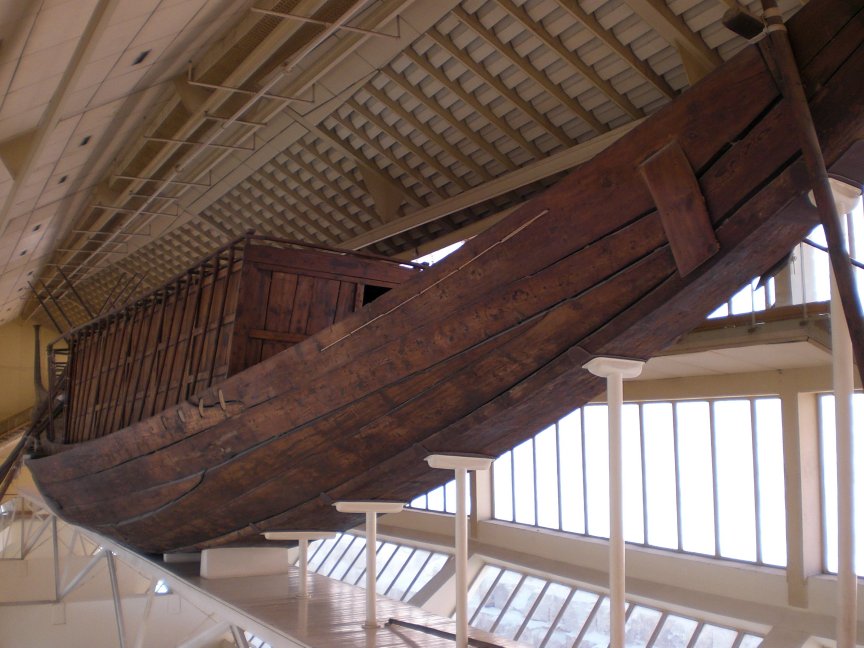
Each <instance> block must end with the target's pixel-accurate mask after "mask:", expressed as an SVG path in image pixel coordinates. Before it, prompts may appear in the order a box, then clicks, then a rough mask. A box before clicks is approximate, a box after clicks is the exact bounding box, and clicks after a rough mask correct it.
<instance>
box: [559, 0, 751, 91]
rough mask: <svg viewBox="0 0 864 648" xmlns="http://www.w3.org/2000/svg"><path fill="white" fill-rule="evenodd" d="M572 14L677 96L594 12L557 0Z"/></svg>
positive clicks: (638, 69) (573, 0) (652, 80)
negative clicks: (604, 25) (606, 27)
mask: <svg viewBox="0 0 864 648" xmlns="http://www.w3.org/2000/svg"><path fill="white" fill-rule="evenodd" d="M557 1H558V4H560V5H561V6H562V7H563V8H564V9H565V10H566V11H567V12H568V13H569V14H570V15H571V16H573V17H574V18H575V19H576V20H578V21H579V22H580V23H582V25H583V26H584V27H585V29H587V30H588V31H590V32H591V33H592V34H594V36H596V37H597V38H599V39H600V40H601V41H602V42H603V43H604V44H605V45H606V46H607V47H609V48H610V49H611V50H612V51H613V52H615V53H616V54H617V55H618V56H620V57H621V58H622V59H624V60H625V61H626V62H627V63H628V64H629V65H630V67H632V68H633V69H634V70H636V72H638V73H639V74H640V75H641V76H642V78H643V79H645V80H646V81H647V82H648V83H650V84H651V85H653V86H654V87H655V88H657V90H659V91H660V93H661V94H662V95H664V96H665V97H668V98H669V99H671V98H672V97H674V96H675V91H674V90H673V89H672V87H671V86H670V85H669V84H668V83H667V82H666V79H664V78H663V77H662V76H660V75H659V74H657V73H656V72H655V71H654V70H653V69H651V66H650V65H648V63H647V62H645V61H643V60H642V59H640V58H639V57H638V56H636V54H635V53H634V52H633V50H632V49H631V48H630V47H628V46H627V45H625V44H624V43H622V42H621V41H620V40H618V37H617V36H616V35H615V34H614V33H612V32H611V31H609V30H608V29H605V28H604V27H603V25H601V24H600V21H599V20H597V19H596V18H595V17H594V16H593V15H592V14H590V13H588V12H587V11H585V10H584V9H583V8H582V6H581V5H580V4H579V2H578V0H557ZM728 1H729V2H737V0H728Z"/></svg>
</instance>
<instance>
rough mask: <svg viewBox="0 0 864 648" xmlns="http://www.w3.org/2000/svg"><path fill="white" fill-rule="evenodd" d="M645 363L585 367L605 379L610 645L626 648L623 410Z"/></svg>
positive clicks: (597, 362) (604, 361)
mask: <svg viewBox="0 0 864 648" xmlns="http://www.w3.org/2000/svg"><path fill="white" fill-rule="evenodd" d="M644 364H645V363H644V362H642V361H640V360H629V359H626V358H594V359H593V360H591V361H590V362H588V363H587V364H585V365H584V368H585V369H587V370H588V371H590V372H591V373H593V374H594V375H595V376H600V377H601V378H605V379H606V400H607V403H608V410H609V607H610V610H609V611H610V617H611V619H610V630H611V643H610V646H611V648H624V624H625V622H626V618H625V613H626V604H625V602H624V593H625V585H624V474H623V462H622V442H621V438H622V437H621V412H622V409H623V406H624V383H623V381H624V378H635V377H636V376H638V375H639V374H640V373H642V367H643V365H644Z"/></svg>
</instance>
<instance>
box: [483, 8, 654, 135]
mask: <svg viewBox="0 0 864 648" xmlns="http://www.w3.org/2000/svg"><path fill="white" fill-rule="evenodd" d="M574 2H575V0H574ZM498 3H499V4H500V5H501V6H502V7H503V8H504V9H505V10H506V11H507V13H509V14H510V15H511V16H513V17H514V18H516V20H518V21H519V22H520V23H522V24H523V25H524V26H525V27H526V28H527V29H528V30H529V31H530V32H531V33H533V34H534V35H535V36H536V37H537V38H538V39H540V41H541V42H542V43H544V44H545V45H546V46H547V47H549V48H550V49H552V50H553V51H555V52H556V53H557V54H558V56H560V57H561V58H562V59H563V60H564V61H567V63H569V64H570V66H571V67H573V68H574V69H576V70H578V72H579V74H581V75H582V76H583V77H584V78H585V80H586V81H588V83H590V84H591V85H593V86H594V87H595V88H597V89H598V90H599V91H600V92H602V93H603V94H604V95H606V96H607V97H608V98H609V99H610V100H611V101H612V102H613V103H614V104H616V105H617V106H618V107H619V108H621V110H623V111H624V113H625V114H627V115H629V116H630V117H632V118H633V119H639V118H640V117H642V116H643V113H642V111H641V110H639V109H638V108H637V107H636V106H634V105H633V102H631V101H630V100H629V99H628V98H627V97H625V96H624V95H622V94H621V93H620V92H618V91H617V90H616V89H615V88H614V87H613V86H612V84H611V83H610V82H609V81H607V80H606V79H604V78H603V77H601V76H600V75H599V74H598V73H597V70H595V69H594V68H593V67H591V66H590V65H588V64H587V63H585V61H583V60H582V59H581V58H580V57H579V55H578V54H577V53H576V52H572V51H570V49H569V48H567V47H566V46H565V45H564V43H562V42H561V39H560V38H558V37H556V36H553V35H552V34H550V33H549V32H547V31H546V29H545V28H544V27H543V26H542V25H540V24H538V23H537V21H535V20H534V19H533V18H531V16H530V15H529V13H528V12H527V11H526V10H525V8H524V7H520V6H518V5H516V4H515V3H514V2H512V0H498Z"/></svg>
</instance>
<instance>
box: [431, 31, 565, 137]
mask: <svg viewBox="0 0 864 648" xmlns="http://www.w3.org/2000/svg"><path fill="white" fill-rule="evenodd" d="M427 35H428V36H429V37H430V38H432V40H434V41H435V43H436V44H437V45H438V47H440V48H442V49H444V50H446V51H447V52H448V53H449V54H450V56H452V57H453V58H454V59H456V60H457V61H459V62H460V63H462V65H464V66H465V67H466V68H468V69H469V70H471V72H472V73H473V74H474V75H475V76H477V77H478V78H480V79H483V81H485V82H486V83H487V84H488V85H489V86H490V87H492V88H494V89H495V90H496V91H497V92H498V94H500V95H501V97H502V98H504V99H506V100H507V101H509V102H510V103H512V104H513V105H514V106H516V107H517V108H518V109H519V110H521V111H522V112H523V113H525V115H526V116H527V117H528V118H529V119H531V120H532V121H534V122H535V123H536V124H538V125H539V126H540V127H541V128H543V129H544V130H546V131H547V132H548V133H549V134H551V135H552V136H553V137H555V138H556V139H557V140H558V141H559V142H560V143H561V144H564V145H567V146H570V145H571V144H573V141H572V140H571V139H570V137H569V136H568V135H567V133H565V132H564V129H563V128H561V127H560V126H556V125H555V124H553V123H552V121H551V120H550V119H549V118H548V117H546V115H544V114H542V113H541V112H540V111H539V110H537V109H536V108H535V107H534V106H533V105H532V104H531V102H530V101H526V100H525V99H523V98H522V97H521V96H520V95H519V93H518V92H517V91H516V89H515V88H509V87H507V85H506V84H505V83H504V82H503V81H502V80H501V79H500V78H499V77H498V76H496V75H494V74H492V72H490V71H489V70H488V69H487V68H486V67H485V66H484V65H481V64H480V63H478V62H477V61H475V60H474V59H473V58H472V57H471V55H470V54H469V53H468V52H465V51H463V50H461V49H459V47H458V46H457V45H456V43H454V42H453V40H452V39H451V38H450V37H449V36H445V35H444V34H442V33H441V32H440V31H438V29H437V28H433V29H430V30H429V32H428V34H427Z"/></svg>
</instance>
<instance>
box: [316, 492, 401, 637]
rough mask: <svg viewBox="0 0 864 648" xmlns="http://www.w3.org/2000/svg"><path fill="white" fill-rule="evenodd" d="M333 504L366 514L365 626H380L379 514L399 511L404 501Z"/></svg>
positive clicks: (364, 501) (345, 510)
mask: <svg viewBox="0 0 864 648" xmlns="http://www.w3.org/2000/svg"><path fill="white" fill-rule="evenodd" d="M333 506H335V507H336V510H337V511H339V512H340V513H365V514H366V622H365V623H364V624H363V627H364V628H380V627H381V625H382V624H380V623H378V613H377V610H376V603H377V599H376V598H375V597H376V592H375V589H376V587H377V585H378V574H377V565H376V557H377V554H376V553H375V550H376V548H377V545H378V517H377V516H378V514H379V513H399V512H400V511H401V510H402V509H403V508H404V507H405V503H404V502H386V501H381V500H362V501H347V500H346V501H342V502H335V503H334V504H333Z"/></svg>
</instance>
